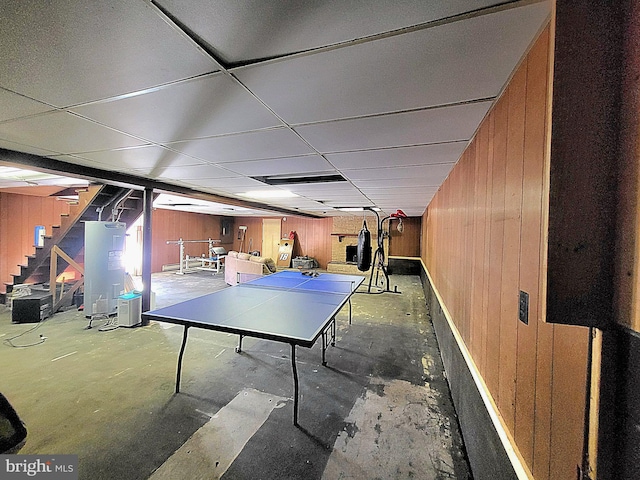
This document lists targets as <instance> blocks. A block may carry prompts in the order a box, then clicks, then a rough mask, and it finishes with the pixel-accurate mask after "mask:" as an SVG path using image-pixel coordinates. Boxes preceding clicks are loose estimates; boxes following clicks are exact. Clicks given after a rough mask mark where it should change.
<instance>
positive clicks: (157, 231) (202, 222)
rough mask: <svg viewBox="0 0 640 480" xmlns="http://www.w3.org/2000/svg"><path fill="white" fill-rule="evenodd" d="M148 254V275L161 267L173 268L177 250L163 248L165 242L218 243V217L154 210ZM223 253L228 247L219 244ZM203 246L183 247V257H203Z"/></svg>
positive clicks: (177, 260)
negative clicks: (195, 241)
mask: <svg viewBox="0 0 640 480" xmlns="http://www.w3.org/2000/svg"><path fill="white" fill-rule="evenodd" d="M151 222H152V223H151V226H152V231H153V233H152V243H153V247H152V253H151V271H152V272H161V271H162V266H163V265H176V264H178V263H179V262H180V248H179V246H178V245H176V244H169V245H167V241H173V240H179V239H180V238H182V239H183V240H207V239H209V238H211V239H214V240H220V239H221V238H220V236H221V231H220V217H218V216H214V215H205V214H202V213H188V212H177V211H172V210H165V209H160V208H158V209H155V210H154V211H153V217H152V219H151ZM221 245H222V246H223V247H225V248H226V249H227V250H230V249H231V244H221ZM208 249H209V245H208V244H207V243H186V244H185V254H187V255H190V256H194V257H195V256H197V257H199V256H201V255H202V254H203V253H204V254H207V253H208Z"/></svg>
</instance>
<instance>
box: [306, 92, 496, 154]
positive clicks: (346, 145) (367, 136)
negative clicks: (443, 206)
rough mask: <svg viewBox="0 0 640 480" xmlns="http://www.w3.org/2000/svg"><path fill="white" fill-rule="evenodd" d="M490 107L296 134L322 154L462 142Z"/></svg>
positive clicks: (409, 114) (410, 114)
mask: <svg viewBox="0 0 640 480" xmlns="http://www.w3.org/2000/svg"><path fill="white" fill-rule="evenodd" d="M490 107H491V103H490V102H479V103H471V104H464V105H456V106H451V107H440V108H433V109H427V110H418V111H414V112H406V113H395V114H390V115H381V116H374V117H366V118H358V119H353V120H341V121H336V122H327V123H318V124H314V125H306V126H299V127H296V131H297V132H298V133H299V134H300V135H301V136H302V137H303V138H304V139H305V140H306V141H307V142H309V144H311V145H312V146H313V147H314V148H315V149H317V150H318V151H319V152H321V153H335V152H342V151H349V150H363V149H375V148H384V147H400V146H406V145H422V144H431V143H445V142H456V143H459V142H463V141H466V140H469V139H470V138H471V136H472V135H473V133H474V132H475V130H476V128H477V127H478V124H479V123H480V121H481V120H482V119H483V118H484V116H485V115H486V113H487V111H488V110H489V108H490ZM458 147H459V144H458Z"/></svg>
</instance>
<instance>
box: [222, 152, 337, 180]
mask: <svg viewBox="0 0 640 480" xmlns="http://www.w3.org/2000/svg"><path fill="white" fill-rule="evenodd" d="M223 165H224V166H225V168H228V169H229V170H232V171H234V172H236V173H240V174H243V175H250V176H254V177H255V176H270V175H296V174H304V173H327V172H328V173H335V169H334V168H333V167H332V166H331V164H330V163H329V162H327V161H326V160H325V159H324V158H322V157H321V156H320V155H307V156H304V157H288V158H272V159H269V160H250V161H246V162H229V163H224V164H223Z"/></svg>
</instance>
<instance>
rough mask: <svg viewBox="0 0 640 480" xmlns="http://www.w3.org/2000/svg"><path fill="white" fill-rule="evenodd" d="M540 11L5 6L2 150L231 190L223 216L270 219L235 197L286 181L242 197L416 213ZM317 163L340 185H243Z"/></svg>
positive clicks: (171, 1) (69, 1)
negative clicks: (270, 195)
mask: <svg viewBox="0 0 640 480" xmlns="http://www.w3.org/2000/svg"><path fill="white" fill-rule="evenodd" d="M549 13H550V4H549V2H548V1H529V0H527V1H513V2H503V1H491V0H475V1H469V0H451V1H447V2H436V1H426V0H377V1H375V2H362V1H360V0H306V1H304V2H302V1H299V0H282V1H270V2H265V1H262V0H235V1H232V2H231V1H224V0H189V1H185V0H130V1H128V2H96V1H94V0H64V1H56V2H41V1H37V0H20V1H18V0H15V1H3V2H2V8H0V21H1V23H2V25H3V28H2V29H1V30H0V65H1V66H2V68H0V148H1V149H5V150H12V151H15V152H24V153H28V154H32V155H37V156H39V157H46V158H48V159H53V160H55V161H56V162H60V163H56V164H54V166H55V165H59V167H60V170H59V171H60V172H63V173H64V172H67V173H69V168H68V164H77V165H81V166H83V167H92V168H96V169H99V170H101V171H104V175H103V178H104V179H105V180H107V181H108V180H109V179H110V175H111V176H113V175H114V172H117V173H121V174H127V175H131V176H133V178H135V177H139V178H143V179H146V180H151V181H158V182H162V183H163V184H164V185H165V186H167V185H168V186H171V185H176V186H179V187H183V188H189V189H192V190H194V191H197V192H202V193H208V194H213V195H216V196H218V197H226V198H229V199H232V202H231V203H234V204H235V206H234V207H225V206H224V205H222V204H223V203H224V202H218V205H219V206H220V208H234V210H224V212H225V213H223V214H228V215H247V214H261V215H265V214H266V213H265V212H266V211H264V210H253V209H249V210H243V209H242V207H241V206H239V201H241V200H242V199H243V198H244V197H243V196H242V194H243V193H246V192H247V191H255V190H258V191H268V190H274V189H280V190H289V191H291V192H294V193H296V194H297V195H298V196H296V197H292V198H286V199H270V200H268V201H267V200H256V201H254V203H253V204H252V206H254V207H255V202H259V203H262V204H264V207H265V208H266V209H267V210H268V208H269V207H277V209H278V212H279V213H282V211H289V212H291V214H294V213H296V212H299V213H303V214H310V215H318V216H327V215H343V214H344V213H342V212H341V211H340V210H338V209H339V208H340V207H359V206H375V207H379V208H380V209H381V210H382V211H383V212H387V213H393V212H395V211H396V209H402V210H403V211H404V212H405V213H406V214H407V215H409V216H419V215H421V214H422V213H423V212H424V210H425V208H426V206H427V205H428V203H429V201H430V200H431V198H432V196H433V195H434V193H435V192H436V191H437V189H438V187H439V186H440V185H441V183H442V182H443V180H444V179H445V178H446V177H447V175H448V173H449V172H450V170H451V168H452V167H453V165H455V163H456V161H457V160H458V158H459V156H460V154H461V153H462V151H463V150H464V148H465V146H466V145H467V143H468V142H469V140H470V139H471V138H472V136H473V134H474V132H475V131H476V129H477V127H478V125H479V124H480V122H481V121H482V119H483V118H484V116H485V115H486V113H487V112H488V110H489V109H490V108H491V106H492V104H493V103H494V102H495V100H496V98H497V96H498V95H499V94H500V92H501V91H502V89H503V88H504V86H505V84H506V83H507V81H508V80H509V78H510V75H511V74H512V73H513V71H514V69H515V68H516V66H517V65H518V63H519V62H520V60H521V59H522V57H523V56H524V54H525V53H526V51H527V49H528V48H529V46H530V45H531V43H532V42H533V40H534V39H535V37H536V35H537V34H538V33H539V32H540V31H541V29H542V28H543V26H544V25H545V23H546V21H547V19H548V16H549ZM4 153H6V152H4ZM9 158H10V157H9V156H7V155H5V156H4V158H3V155H2V154H0V163H4V164H5V165H6V164H7V163H8V159H9ZM29 158H30V159H33V158H34V157H29ZM30 161H31V160H30ZM36 163H37V162H36ZM47 165H49V164H47ZM36 166H37V165H36ZM48 168H50V166H49V167H48ZM320 174H323V175H334V174H337V175H341V176H342V177H344V179H345V181H342V182H339V183H322V184H319V183H303V184H295V185H286V186H285V185H279V186H269V185H266V184H264V183H262V182H260V181H258V180H256V179H254V178H252V177H269V176H283V175H284V176H286V175H291V176H316V175H320ZM48 181H51V180H50V179H49V180H48ZM11 182H12V183H11ZM9 183H11V184H10V185H9ZM15 186H16V183H15V179H14V180H11V181H9V180H3V179H1V178H0V188H3V187H15ZM169 191H170V189H169ZM178 198H180V197H178ZM217 200H220V198H217ZM164 201H165V202H166V204H167V205H169V204H171V203H172V202H173V203H189V202H181V201H179V200H176V198H174V197H170V196H167V197H165V199H164ZM193 203H198V204H202V203H203V201H201V200H199V201H198V202H193ZM198 208H204V207H202V206H199V207H198ZM183 209H188V206H186V207H185V208H183ZM194 211H196V210H195V209H194ZM197 211H200V210H197ZM215 213H218V212H217V211H216V212H215Z"/></svg>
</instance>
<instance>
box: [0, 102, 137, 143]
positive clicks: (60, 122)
mask: <svg viewBox="0 0 640 480" xmlns="http://www.w3.org/2000/svg"><path fill="white" fill-rule="evenodd" d="M0 140H8V141H10V142H16V143H21V144H24V145H30V146H32V147H36V148H42V149H46V150H50V151H54V152H58V153H80V152H88V151H92V150H109V149H114V148H121V147H132V146H134V145H141V144H143V143H144V142H143V141H141V140H138V139H136V138H133V137H130V136H128V135H125V134H123V133H120V132H116V131H115V130H111V129H109V128H105V127H103V126H100V125H98V124H96V123H94V122H90V121H88V120H85V119H83V118H80V117H78V116H77V115H73V114H70V113H67V112H53V113H45V114H42V115H38V116H34V117H28V118H22V119H19V120H14V121H11V122H5V123H0Z"/></svg>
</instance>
